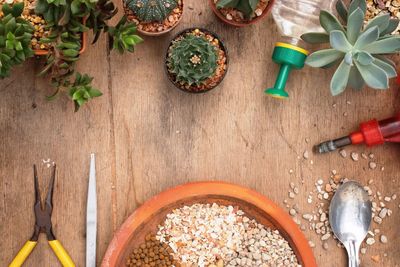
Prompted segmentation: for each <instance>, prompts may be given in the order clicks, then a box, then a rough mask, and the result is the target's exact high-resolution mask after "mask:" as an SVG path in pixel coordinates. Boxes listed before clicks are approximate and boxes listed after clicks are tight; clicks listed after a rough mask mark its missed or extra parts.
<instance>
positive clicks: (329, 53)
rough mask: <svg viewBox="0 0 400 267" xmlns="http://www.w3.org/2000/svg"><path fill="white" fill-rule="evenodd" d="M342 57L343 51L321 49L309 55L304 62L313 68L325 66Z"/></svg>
mask: <svg viewBox="0 0 400 267" xmlns="http://www.w3.org/2000/svg"><path fill="white" fill-rule="evenodd" d="M342 57H343V53H342V52H340V51H337V50H335V49H323V50H319V51H316V52H314V53H312V54H311V55H309V56H308V57H307V59H306V64H307V65H308V66H311V67H314V68H320V67H324V66H327V65H328V64H331V63H333V62H335V61H336V60H338V59H340V58H342Z"/></svg>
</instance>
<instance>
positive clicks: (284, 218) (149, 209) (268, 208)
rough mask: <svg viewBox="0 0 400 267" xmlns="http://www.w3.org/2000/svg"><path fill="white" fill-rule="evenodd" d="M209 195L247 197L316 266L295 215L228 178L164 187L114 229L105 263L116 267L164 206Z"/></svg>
mask: <svg viewBox="0 0 400 267" xmlns="http://www.w3.org/2000/svg"><path fill="white" fill-rule="evenodd" d="M206 195H219V196H225V197H231V198H236V199H240V200H242V201H245V202H247V203H249V204H251V205H253V206H255V207H257V208H259V209H260V210H261V211H262V212H263V213H266V214H268V216H270V217H271V218H272V219H273V220H274V224H275V225H279V227H280V228H281V229H282V230H283V231H284V232H285V234H286V235H287V237H288V238H290V240H291V241H292V246H293V249H296V250H297V252H298V253H297V254H296V256H297V258H298V260H299V261H301V262H302V264H303V266H304V267H317V264H316V260H315V257H314V254H313V252H312V249H311V247H310V246H309V244H308V241H307V239H306V238H305V236H304V234H303V233H302V232H301V230H300V229H299V228H298V226H297V225H296V224H295V222H294V221H293V219H292V218H291V217H290V216H289V215H288V214H287V213H286V212H285V211H284V210H283V209H281V208H280V207H279V206H278V205H277V204H275V203H274V202H272V201H271V200H270V199H268V198H267V197H265V196H263V195H261V194H260V193H258V192H256V191H254V190H251V189H249V188H246V187H242V186H239V185H235V184H231V183H226V182H216V181H215V182H194V183H188V184H184V185H180V186H177V187H174V188H172V189H169V190H166V191H163V192H162V193H160V194H158V195H156V196H155V197H153V198H151V199H150V200H148V201H147V202H145V203H144V204H143V205H142V206H140V207H139V208H137V209H136V210H135V211H134V212H133V213H132V214H131V215H130V216H129V217H128V218H127V219H126V221H125V222H124V223H123V224H122V226H121V227H120V229H119V230H118V231H117V232H116V233H115V235H114V237H113V239H112V241H111V243H110V244H109V246H108V248H107V251H106V253H105V256H104V258H103V261H102V264H101V266H102V267H115V266H117V264H118V262H119V261H120V257H122V256H123V253H124V251H125V248H126V247H127V246H128V245H129V240H130V239H131V237H132V235H133V234H134V232H135V230H136V229H137V228H138V227H139V226H140V225H142V224H143V223H144V222H146V221H148V220H149V219H150V218H151V216H152V215H153V214H155V213H156V212H157V211H159V210H161V209H162V208H163V207H165V206H168V205H173V204H174V203H176V202H179V201H180V200H182V199H188V198H191V197H199V196H206Z"/></svg>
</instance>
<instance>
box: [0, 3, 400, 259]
mask: <svg viewBox="0 0 400 267" xmlns="http://www.w3.org/2000/svg"><path fill="white" fill-rule="evenodd" d="M192 26H200V27H205V28H207V29H210V30H212V31H214V32H216V33H218V34H219V35H220V36H221V37H222V39H223V40H225V43H226V46H227V47H228V50H229V57H230V65H229V72H228V74H227V76H226V78H225V80H224V82H223V83H222V84H221V86H219V87H218V88H217V89H215V90H213V91H211V92H209V93H207V94H204V95H192V94H187V93H184V92H181V91H179V90H177V89H175V88H174V87H173V86H171V84H170V83H169V81H168V79H167V78H166V76H165V74H164V66H163V60H164V53H165V49H166V47H167V45H168V42H169V40H170V39H171V38H172V36H173V34H174V33H176V32H178V31H180V30H182V29H184V28H186V27H192ZM278 40H279V34H278V32H277V28H276V26H275V25H274V23H273V21H272V18H271V17H268V18H267V19H265V20H263V21H262V22H260V23H258V24H257V25H254V26H251V27H248V28H244V29H235V28H231V27H228V26H226V25H224V24H223V23H221V22H220V21H218V20H217V19H216V17H215V16H214V15H213V14H212V11H211V9H210V8H209V7H208V4H207V3H206V1H205V0H203V1H195V0H187V3H186V6H185V11H184V18H183V20H182V22H181V23H180V25H178V27H177V29H175V30H174V31H173V32H172V33H171V34H169V35H166V36H163V37H160V38H145V42H144V43H143V44H141V45H139V46H137V50H136V52H135V53H134V54H130V55H124V56H120V55H118V54H116V53H115V52H112V53H110V54H109V53H108V52H107V49H106V47H107V46H106V40H105V38H104V39H102V40H101V41H100V42H99V43H98V44H96V45H95V46H94V47H89V49H87V52H86V53H85V54H84V55H83V56H82V60H81V61H80V62H79V69H80V70H81V71H87V72H89V73H90V74H92V75H93V76H94V77H95V80H94V83H95V85H96V86H97V87H98V88H99V89H101V90H102V91H103V93H104V96H103V97H101V98H98V99H96V100H94V101H92V102H91V103H90V104H89V105H87V106H85V107H83V108H82V109H81V110H80V111H79V112H78V113H74V112H73V105H72V103H71V102H70V101H69V100H68V99H67V98H66V97H60V98H58V99H57V100H55V101H52V102H47V101H46V100H45V98H44V96H45V95H46V94H50V92H51V91H50V90H51V89H50V88H48V87H47V86H46V82H45V81H43V80H40V79H37V78H36V77H35V72H37V71H38V69H39V68H40V64H39V62H38V61H35V60H32V61H30V62H28V63H26V64H24V65H23V66H20V67H18V68H16V69H15V71H14V73H13V75H12V76H11V77H10V78H7V79H5V80H2V81H0V96H1V97H0V194H1V201H0V212H1V214H0V234H1V236H2V241H1V243H0V263H1V264H0V265H1V266H5V265H6V264H7V263H9V262H10V260H11V259H12V258H13V257H14V256H15V254H16V253H17V252H18V250H19V249H20V247H21V246H22V245H23V244H24V242H25V241H26V240H27V239H28V238H29V237H30V236H31V234H32V231H33V223H34V214H33V209H32V204H33V199H34V194H33V171H32V164H33V163H36V164H39V165H40V178H41V180H40V181H41V185H42V186H43V187H46V186H47V181H48V178H49V169H48V168H47V167H46V165H45V164H43V160H47V159H50V160H51V161H54V162H56V163H57V166H58V171H57V178H56V179H57V180H56V186H55V195H54V212H53V225H54V232H55V234H56V236H57V237H58V238H59V240H60V241H61V242H62V243H63V245H64V246H65V248H66V249H67V250H68V251H69V253H70V254H71V256H72V258H73V259H74V260H75V261H76V263H77V265H78V266H84V262H85V214H86V192H87V183H88V173H89V159H90V156H89V155H90V153H91V152H95V153H96V155H97V192H98V198H99V200H98V208H99V210H98V221H99V222H98V254H97V261H98V263H100V262H101V259H102V257H103V255H104V253H105V250H106V248H107V245H108V244H109V242H110V240H111V238H112V236H113V233H114V232H115V230H116V229H117V228H118V227H119V226H120V225H121V223H122V222H123V221H124V220H125V219H126V218H127V216H128V215H129V214H131V213H132V212H133V211H134V210H135V208H137V207H138V206H140V205H141V204H142V203H143V202H144V201H146V200H147V199H148V198H150V197H152V196H154V195H155V194H157V193H159V192H161V191H162V190H165V189H167V188H170V187H172V186H175V185H178V184H182V183H186V182H190V181H199V180H223V181H229V182H233V183H237V184H240V185H243V186H247V187H250V188H253V189H255V190H258V191H259V192H261V193H263V194H265V195H266V196H268V197H269V198H270V199H272V200H273V201H276V202H277V203H278V204H279V205H280V206H282V207H284V204H283V202H282V201H283V200H284V199H287V194H288V188H289V182H291V181H292V182H294V183H296V184H300V181H301V179H302V178H303V179H304V180H305V183H304V185H303V186H300V193H299V196H298V197H297V198H296V201H297V203H298V204H299V206H300V209H302V210H304V211H307V210H308V211H310V209H311V207H310V205H309V204H307V201H306V199H307V194H308V192H309V191H310V190H312V189H313V187H314V183H315V181H316V180H317V179H318V177H321V178H323V179H324V180H327V179H328V178H329V176H330V174H331V170H337V171H338V172H339V173H340V174H342V175H345V176H346V177H349V178H353V179H356V180H359V181H361V182H363V183H366V182H367V181H368V180H369V179H374V185H373V187H374V189H375V190H379V191H380V192H382V193H383V194H385V195H391V194H393V193H395V192H398V191H399V189H400V174H399V171H400V165H399V159H400V147H399V146H398V145H384V146H381V147H376V148H374V149H367V148H365V147H351V148H349V149H347V150H348V152H350V151H357V152H363V151H365V152H368V153H369V152H372V151H373V153H374V154H375V158H376V162H378V163H379V164H378V168H377V169H376V170H370V169H369V168H368V161H366V160H363V159H360V160H359V161H358V162H353V161H352V160H351V159H349V158H342V157H341V156H340V155H339V154H338V153H332V154H329V155H313V154H310V157H309V159H308V160H306V159H304V158H303V153H304V151H306V150H307V151H311V148H312V145H313V144H315V143H318V142H319V141H323V140H325V139H327V138H332V137H339V136H341V135H343V134H346V133H348V132H349V131H353V130H355V129H356V128H357V123H358V122H359V121H363V120H367V119H369V118H372V117H378V118H384V117H387V116H391V115H393V114H394V112H395V111H396V110H397V111H399V110H400V93H399V92H400V91H399V88H398V87H396V86H395V85H394V84H392V88H391V89H390V90H387V91H374V90H371V89H364V90H363V91H360V92H357V91H353V90H347V91H346V92H345V93H344V94H342V95H340V96H338V97H332V96H331V95H330V92H329V81H330V77H331V75H332V71H327V70H318V69H311V68H305V69H303V70H302V71H296V72H293V73H292V74H291V78H290V81H289V83H288V85H287V89H288V92H289V94H290V99H289V100H287V101H279V100H275V99H272V98H269V97H267V96H265V95H264V93H263V90H264V89H265V88H266V87H268V86H272V85H273V83H274V79H275V75H276V73H277V70H278V67H277V65H276V64H274V63H272V62H271V53H272V50H273V45H274V43H275V42H276V41H278ZM349 103H350V104H349ZM334 104H336V105H334ZM334 106H335V107H334ZM305 139H309V140H310V142H309V143H307V142H305ZM311 160H312V161H313V164H311ZM381 166H384V167H385V169H384V171H381V170H380V169H381ZM291 169H292V170H293V173H292V174H290V173H289V170H291ZM396 201H397V202H396V203H390V205H391V207H392V210H393V215H392V216H391V217H390V218H388V219H387V220H385V221H384V223H383V224H382V225H380V226H379V228H380V230H381V231H382V232H384V233H385V235H387V237H388V239H389V242H388V243H387V244H379V242H377V243H378V244H375V245H374V246H373V247H371V248H370V249H368V254H367V255H365V256H363V257H362V260H363V261H364V266H400V257H399V254H400V246H399V239H398V234H399V232H400V224H399V221H400V209H399V207H398V205H399V202H398V201H399V200H398V199H397V200H396ZM305 234H306V236H307V237H308V238H311V239H312V240H314V242H315V243H316V244H317V246H316V248H315V249H314V252H315V257H316V258H317V261H318V263H319V266H327V267H330V266H332V267H333V266H345V264H346V263H345V261H346V257H345V253H344V251H343V250H341V249H339V248H337V247H336V246H335V245H334V243H333V241H332V240H330V243H329V244H330V249H329V250H328V251H325V250H324V249H323V248H322V247H321V241H319V240H318V236H316V235H315V234H314V233H312V232H311V231H305ZM396 239H397V240H396ZM384 253H386V254H387V256H386V257H384ZM372 255H380V256H381V262H380V263H374V262H372V261H371V256H372ZM25 266H58V261H57V259H56V257H55V256H54V255H53V253H52V251H51V249H50V248H49V246H48V245H47V243H46V242H45V236H43V235H42V236H41V238H40V243H39V244H38V246H37V247H36V249H35V250H34V252H33V254H32V255H31V256H30V257H29V258H28V260H27V262H26V264H25Z"/></svg>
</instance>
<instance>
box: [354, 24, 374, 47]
mask: <svg viewBox="0 0 400 267" xmlns="http://www.w3.org/2000/svg"><path fill="white" fill-rule="evenodd" d="M378 37H379V28H378V26H374V27H372V28H369V29H368V30H366V31H364V32H363V33H362V34H361V35H360V37H358V39H357V41H356V43H355V44H354V48H356V49H362V50H364V48H365V47H366V46H367V45H369V44H371V43H373V42H375V41H376V40H378ZM367 52H369V51H367Z"/></svg>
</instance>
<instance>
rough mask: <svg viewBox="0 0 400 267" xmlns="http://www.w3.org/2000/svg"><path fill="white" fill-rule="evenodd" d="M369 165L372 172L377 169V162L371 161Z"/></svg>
mask: <svg viewBox="0 0 400 267" xmlns="http://www.w3.org/2000/svg"><path fill="white" fill-rule="evenodd" d="M368 165H369V168H370V169H371V170H375V169H376V163H375V162H373V161H371V162H370V163H369V164H368Z"/></svg>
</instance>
